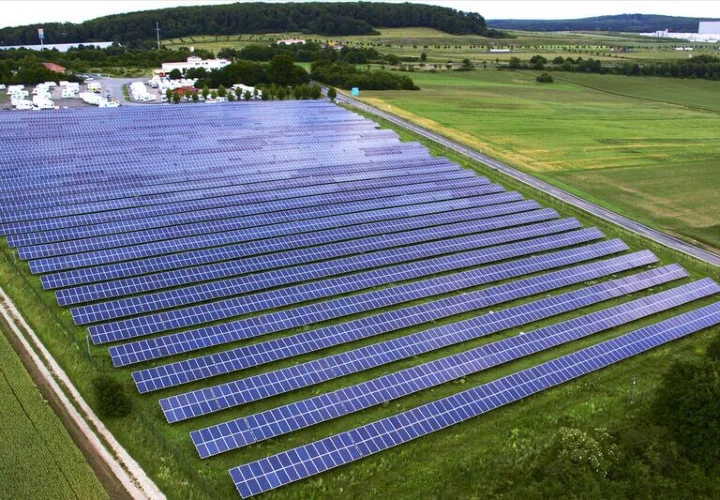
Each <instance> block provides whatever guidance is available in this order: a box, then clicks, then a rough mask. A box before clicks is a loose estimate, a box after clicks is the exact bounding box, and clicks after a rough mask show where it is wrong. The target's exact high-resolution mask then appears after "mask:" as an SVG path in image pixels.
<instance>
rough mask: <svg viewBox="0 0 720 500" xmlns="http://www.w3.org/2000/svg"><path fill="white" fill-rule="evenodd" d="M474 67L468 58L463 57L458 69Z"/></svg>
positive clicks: (463, 69) (466, 69) (472, 68)
mask: <svg viewBox="0 0 720 500" xmlns="http://www.w3.org/2000/svg"><path fill="white" fill-rule="evenodd" d="M474 69H475V65H474V64H473V63H472V61H471V60H470V59H463V60H462V66H460V71H472V70H474Z"/></svg>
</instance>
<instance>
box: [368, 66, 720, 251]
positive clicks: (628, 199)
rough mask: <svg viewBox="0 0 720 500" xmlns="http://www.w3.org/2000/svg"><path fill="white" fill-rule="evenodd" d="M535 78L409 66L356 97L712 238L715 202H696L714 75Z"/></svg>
mask: <svg viewBox="0 0 720 500" xmlns="http://www.w3.org/2000/svg"><path fill="white" fill-rule="evenodd" d="M535 76H536V74H535V73H532V72H507V71H496V70H486V71H483V70H479V71H475V72H470V73H449V72H443V73H437V74H430V73H422V72H416V73H414V74H413V79H414V80H415V82H416V84H418V85H419V86H420V87H421V89H422V90H421V91H419V92H416V93H403V92H363V93H362V99H363V100H366V101H367V102H369V103H371V104H374V105H376V106H378V107H381V108H382V109H387V106H392V111H394V112H397V113H398V114H401V115H404V116H405V117H407V118H410V119H412V120H414V121H416V122H418V123H420V124H423V125H425V126H428V127H431V128H440V130H441V131H442V132H443V133H445V134H446V135H455V136H456V138H458V139H460V140H462V141H464V142H467V143H468V144H470V145H472V146H474V147H477V148H479V149H480V150H483V151H485V152H487V153H489V154H491V155H496V156H497V157H498V158H500V159H502V160H504V161H506V162H508V163H510V164H511V165H514V166H516V167H518V168H520V169H523V170H525V171H528V172H531V173H533V174H535V175H537V176H538V177H541V178H543V179H545V180H547V181H549V182H553V183H555V184H557V185H559V186H561V187H564V188H567V189H569V190H571V191H573V192H575V193H578V194H580V195H581V196H584V197H587V198H588V199H590V200H592V201H594V202H596V203H599V204H601V205H603V206H606V207H608V208H611V209H613V210H615V211H617V212H620V213H622V214H623V215H626V216H628V217H631V218H635V219H637V220H640V221H641V222H644V223H647V224H650V225H653V226H655V227H658V228H661V229H663V230H665V231H668V232H671V233H675V234H678V235H681V236H683V237H685V238H687V239H689V240H691V241H701V242H702V243H704V244H706V245H708V246H709V247H711V248H715V249H717V248H718V247H720V225H719V224H720V212H719V211H717V210H709V209H708V208H709V207H713V206H716V204H717V198H716V192H717V188H718V186H720V162H719V160H718V158H720V143H719V142H718V141H717V140H716V139H717V134H716V130H718V126H720V114H718V109H719V108H720V93H718V92H717V83H716V82H709V81H693V80H675V79H662V78H642V79H640V78H637V79H633V78H628V77H624V76H613V75H603V76H588V75H579V74H574V73H558V74H557V80H556V83H554V84H552V85H545V86H544V85H542V84H538V83H536V82H535ZM589 86H592V87H593V88H590V87H589ZM596 89H597V90H596ZM700 108H701V109H700Z"/></svg>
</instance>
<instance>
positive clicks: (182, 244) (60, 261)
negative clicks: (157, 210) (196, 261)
mask: <svg viewBox="0 0 720 500" xmlns="http://www.w3.org/2000/svg"><path fill="white" fill-rule="evenodd" d="M484 205H485V202H484V201H483V200H482V197H478V198H463V199H459V200H452V201H442V202H434V203H423V204H418V205H410V206H408V207H404V208H403V209H384V210H375V211H372V212H362V213H359V214H352V215H340V216H334V217H327V218H325V219H321V220H313V221H303V222H302V223H287V224H274V225H272V226H262V227H258V228H251V229H239V230H234V231H226V232H222V233H213V234H205V235H200V236H190V237H185V238H178V239H174V240H165V241H160V242H154V243H145V244H139V245H133V246H127V247H121V248H110V249H106V250H96V251H93V252H86V253H81V254H72V255H63V256H56V257H50V258H41V259H36V260H33V261H31V262H30V269H31V271H32V272H33V273H46V272H52V271H60V270H64V269H72V268H77V267H87V266H91V265H97V264H109V263H113V262H122V261H125V260H132V259H141V258H144V257H152V256H156V255H163V254H167V253H174V252H182V251H186V250H193V249H200V248H208V247H213V246H221V245H227V244H231V243H238V242H242V241H251V240H257V239H267V238H271V237H273V236H284V235H292V234H300V233H314V232H317V231H320V230H323V229H332V228H338V227H343V228H347V227H348V226H350V225H359V224H365V223H368V222H379V221H383V220H394V219H402V218H406V217H412V216H416V215H426V214H431V213H439V212H446V211H451V210H460V209H465V208H476V207H482V206H484ZM538 208H540V206H539V205H538V204H537V202H535V201H520V202H516V203H508V204H504V205H502V206H499V207H497V208H494V209H492V212H491V213H490V214H488V216H492V215H501V214H509V213H518V212H523V211H529V210H535V209H538ZM25 248H28V247H24V248H20V249H19V254H20V257H21V258H23V259H25V258H26V254H25V252H24V250H25Z"/></svg>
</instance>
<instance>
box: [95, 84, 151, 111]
mask: <svg viewBox="0 0 720 500" xmlns="http://www.w3.org/2000/svg"><path fill="white" fill-rule="evenodd" d="M96 80H97V81H99V82H100V83H101V84H102V87H103V96H104V95H105V92H110V95H111V96H112V97H114V98H115V99H117V100H118V101H120V104H121V105H123V106H143V105H145V104H146V103H144V102H132V101H126V100H125V94H123V91H122V87H123V85H126V84H127V85H128V86H130V84H131V83H132V82H143V81H146V80H147V78H109V77H102V78H97V79H96Z"/></svg>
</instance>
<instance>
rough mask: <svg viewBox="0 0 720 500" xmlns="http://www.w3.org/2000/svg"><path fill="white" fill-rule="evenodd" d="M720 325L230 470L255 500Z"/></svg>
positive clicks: (647, 332)
mask: <svg viewBox="0 0 720 500" xmlns="http://www.w3.org/2000/svg"><path fill="white" fill-rule="evenodd" d="M717 324H720V303H715V304H712V305H710V306H707V307H703V308H701V309H698V310H695V311H692V312H689V313H685V314H681V315H679V316H676V317H674V318H672V319H670V320H667V321H662V322H660V323H656V324H653V325H651V326H648V327H645V328H641V329H639V330H636V331H634V332H631V333H628V334H626V335H622V336H621V337H618V338H615V339H612V340H608V341H606V342H602V343H600V344H598V345H595V346H592V347H589V348H586V349H582V350H580V351H578V352H575V353H572V354H568V355H566V356H562V357H559V358H556V359H554V360H552V361H549V362H547V363H543V364H541V365H538V366H535V367H533V368H529V369H527V370H522V371H520V372H516V373H514V374H512V375H509V376H507V377H503V378H500V379H497V380H495V381H493V382H490V383H488V384H484V385H481V386H479V387H475V388H472V389H469V390H467V391H463V392H460V393H458V394H455V395H453V396H450V397H447V398H444V399H441V400H438V401H433V402H432V403H428V404H425V405H422V406H419V407H417V408H414V409H412V410H408V411H406V412H403V413H400V414H398V415H393V416H391V417H388V418H385V419H382V420H379V421H376V422H372V423H370V424H367V425H365V426H362V427H358V428H356V429H353V430H351V431H348V432H343V433H340V434H336V435H333V436H331V437H329V438H325V439H322V440H320V441H316V442H313V443H310V444H307V445H304V446H300V447H298V448H294V449H292V450H289V451H286V452H282V453H279V454H276V455H273V456H271V457H268V458H263V459H261V460H258V461H255V462H252V463H249V464H245V465H241V466H239V467H236V468H233V469H231V470H230V476H231V477H232V480H233V482H234V483H235V486H236V487H237V489H238V492H239V493H240V495H241V496H243V497H249V496H252V495H256V494H258V493H262V492H264V491H269V490H271V489H274V488H277V487H280V486H282V485H285V484H288V483H291V482H294V481H298V480H300V479H304V478H307V477H310V476H313V475H315V474H319V473H320V472H323V471H326V470H329V469H332V468H334V467H338V466H340V465H343V464H346V463H349V462H352V461H355V460H359V459H360V458H363V457H366V456H368V455H372V454H374V453H377V452H379V451H382V450H385V449H388V448H392V447H394V446H397V445H399V444H402V443H405V442H408V441H411V440H413V439H416V438H418V437H421V436H424V435H427V434H430V433H432V432H435V431H439V430H441V429H444V428H447V427H449V426H451V425H454V424H456V423H459V422H462V421H464V420H467V419H469V418H472V417H476V416H478V415H481V414H483V413H487V412H488V411H491V410H493V409H495V408H499V407H501V406H504V405H506V404H509V403H513V402H515V401H517V400H520V399H523V398H526V397H528V396H530V395H533V394H536V393H538V392H541V391H543V390H545V389H548V388H550V387H554V386H556V385H559V384H562V383H565V382H568V381H570V380H573V379H575V378H578V377H580V376H582V375H585V374H587V373H590V372H593V371H596V370H600V369H602V368H605V367H607V366H609V365H611V364H613V363H616V362H618V361H620V360H623V359H626V358H629V357H632V356H635V355H637V354H640V353H643V352H645V351H647V350H650V349H652V348H654V347H657V346H660V345H662V344H665V343H667V342H670V341H672V340H675V339H678V338H681V337H684V336H686V335H689V334H691V333H694V332H696V331H699V330H702V329H705V328H708V327H710V326H714V325H717Z"/></svg>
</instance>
